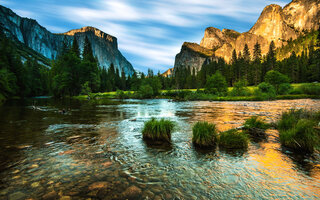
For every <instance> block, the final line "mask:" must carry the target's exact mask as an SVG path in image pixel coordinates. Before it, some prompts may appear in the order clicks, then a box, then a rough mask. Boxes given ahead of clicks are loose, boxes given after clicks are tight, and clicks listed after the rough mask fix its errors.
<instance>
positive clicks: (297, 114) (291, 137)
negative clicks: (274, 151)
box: [277, 109, 320, 153]
mask: <svg viewBox="0 0 320 200" xmlns="http://www.w3.org/2000/svg"><path fill="white" fill-rule="evenodd" d="M319 121H320V112H314V111H310V110H305V109H299V110H294V109H293V110H289V111H287V112H284V113H282V116H281V118H280V120H279V121H278V125H277V127H278V130H279V132H280V134H279V136H280V142H281V144H282V145H283V146H285V147H289V148H292V149H294V150H299V151H305V152H310V153H312V152H313V151H314V150H315V149H320V135H319V130H318V129H317V128H316V126H317V125H318V124H319Z"/></svg>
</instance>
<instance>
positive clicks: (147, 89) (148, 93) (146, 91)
mask: <svg viewBox="0 0 320 200" xmlns="http://www.w3.org/2000/svg"><path fill="white" fill-rule="evenodd" d="M138 93H139V95H140V97H141V98H145V99H148V98H151V97H153V89H152V87H151V86H150V85H148V84H147V85H141V86H140V88H139V92H138Z"/></svg>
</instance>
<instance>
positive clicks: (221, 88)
mask: <svg viewBox="0 0 320 200" xmlns="http://www.w3.org/2000/svg"><path fill="white" fill-rule="evenodd" d="M205 91H206V92H207V93H210V94H216V95H219V96H224V95H225V94H226V93H227V91H228V84H227V81H226V79H225V77H224V76H222V74H221V73H220V71H217V72H216V73H215V74H213V75H212V76H210V77H209V78H208V80H207V83H206V86H205Z"/></svg>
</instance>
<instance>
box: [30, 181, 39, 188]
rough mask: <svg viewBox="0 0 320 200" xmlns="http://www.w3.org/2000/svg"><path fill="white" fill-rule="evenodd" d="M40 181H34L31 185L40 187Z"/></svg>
mask: <svg viewBox="0 0 320 200" xmlns="http://www.w3.org/2000/svg"><path fill="white" fill-rule="evenodd" d="M39 185H40V183H39V182H34V183H32V184H31V187H33V188H35V187H39Z"/></svg>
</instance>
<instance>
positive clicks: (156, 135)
mask: <svg viewBox="0 0 320 200" xmlns="http://www.w3.org/2000/svg"><path fill="white" fill-rule="evenodd" d="M173 128H174V123H173V122H172V121H170V120H165V119H161V120H156V119H155V118H152V119H151V120H149V121H147V122H145V123H144V128H143V130H142V135H143V138H144V139H149V140H153V141H166V142H170V140H171V133H172V131H173Z"/></svg>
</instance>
